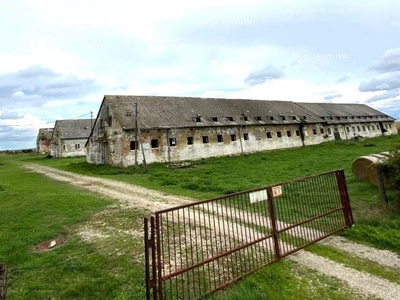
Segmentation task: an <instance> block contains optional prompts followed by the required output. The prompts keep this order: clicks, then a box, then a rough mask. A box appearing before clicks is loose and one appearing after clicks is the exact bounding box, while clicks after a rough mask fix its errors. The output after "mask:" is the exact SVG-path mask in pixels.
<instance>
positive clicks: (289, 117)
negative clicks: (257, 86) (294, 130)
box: [192, 115, 307, 123]
mask: <svg viewBox="0 0 400 300" xmlns="http://www.w3.org/2000/svg"><path fill="white" fill-rule="evenodd" d="M266 118H267V119H268V120H270V121H274V120H275V117H273V116H267V117H266ZM239 119H240V120H241V121H249V120H250V118H249V117H248V116H246V115H242V116H241V117H240V118H239ZM253 119H254V120H255V121H261V119H262V118H261V116H256V117H253ZM297 119H301V120H306V119H307V117H306V116H300V117H296V116H283V115H279V116H278V120H280V121H285V120H297ZM192 120H193V122H196V123H199V122H203V118H202V117H201V116H200V115H197V116H196V117H193V118H192ZM210 120H211V121H213V122H218V121H220V120H219V119H218V117H211V118H210ZM223 120H225V121H228V122H233V121H234V119H233V117H224V119H223Z"/></svg>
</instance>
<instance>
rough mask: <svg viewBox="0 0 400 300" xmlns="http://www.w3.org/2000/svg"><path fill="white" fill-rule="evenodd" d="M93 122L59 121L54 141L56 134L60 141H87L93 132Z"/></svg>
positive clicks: (82, 120)
mask: <svg viewBox="0 0 400 300" xmlns="http://www.w3.org/2000/svg"><path fill="white" fill-rule="evenodd" d="M91 122H92V120H90V119H74V120H57V121H56V124H55V125H54V131H53V136H52V139H53V137H54V136H55V135H56V134H58V135H59V136H60V139H87V138H88V137H89V135H90V132H91V128H90V126H91Z"/></svg>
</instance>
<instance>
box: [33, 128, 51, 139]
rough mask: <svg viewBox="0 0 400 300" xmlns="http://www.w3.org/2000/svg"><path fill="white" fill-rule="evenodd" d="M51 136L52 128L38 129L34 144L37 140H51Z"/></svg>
mask: <svg viewBox="0 0 400 300" xmlns="http://www.w3.org/2000/svg"><path fill="white" fill-rule="evenodd" d="M52 134H53V128H40V129H39V132H38V135H37V138H36V142H38V141H39V140H51V136H52Z"/></svg>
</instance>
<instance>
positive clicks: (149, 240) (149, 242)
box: [144, 216, 157, 300]
mask: <svg viewBox="0 0 400 300" xmlns="http://www.w3.org/2000/svg"><path fill="white" fill-rule="evenodd" d="M154 233H155V230H154V217H153V216H152V217H150V237H149V219H147V218H144V253H145V264H146V299H147V300H150V299H151V294H153V300H157V277H156V276H157V272H156V259H155V258H156V243H155V234H154ZM150 249H151V275H150V253H149V252H150ZM151 290H152V291H153V292H152V293H151Z"/></svg>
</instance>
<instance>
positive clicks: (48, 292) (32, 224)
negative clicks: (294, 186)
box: [0, 135, 400, 299]
mask: <svg viewBox="0 0 400 300" xmlns="http://www.w3.org/2000/svg"><path fill="white" fill-rule="evenodd" d="M396 145H400V135H397V136H388V137H381V138H375V139H367V140H365V141H360V142H351V143H350V142H340V143H334V142H329V143H324V144H321V145H318V146H310V147H305V148H297V149H288V150H280V151H272V152H265V153H256V154H251V155H246V156H234V157H222V158H211V159H203V160H199V161H194V162H192V167H191V168H187V169H171V168H168V167H167V165H166V164H151V165H149V171H148V172H145V171H144V170H143V169H140V170H135V169H134V168H128V169H118V168H113V167H110V166H96V165H88V164H86V163H85V159H84V158H68V159H45V158H44V156H39V155H38V156H36V155H5V154H0V210H1V215H2V217H1V218H0V244H1V246H0V263H1V262H3V263H6V264H7V266H8V268H9V274H8V280H7V281H8V285H9V287H8V290H7V292H8V293H7V299H49V298H50V299H143V298H144V265H143V245H142V238H141V237H135V238H132V236H131V235H129V234H121V235H120V236H117V237H116V236H112V235H110V237H108V238H103V239H98V240H94V241H92V242H87V241H85V240H84V239H83V238H82V236H81V235H79V232H80V231H81V229H82V228H84V227H85V226H86V227H87V226H90V227H91V228H96V226H97V227H99V228H103V227H107V228H108V230H109V231H110V232H114V231H117V232H119V231H122V232H123V231H127V230H136V231H140V229H141V228H142V220H143V216H144V215H145V214H146V212H143V211H139V210H122V209H120V208H118V205H117V204H116V201H114V200H111V199H105V198H103V197H100V196H98V195H95V194H92V193H90V192H88V191H86V190H80V189H78V188H76V187H72V186H70V185H66V184H63V183H59V182H56V181H54V180H51V179H49V178H46V177H44V176H42V175H39V174H35V173H32V172H28V171H26V170H25V169H23V168H22V165H23V164H24V163H38V164H42V165H46V166H51V167H55V168H59V169H63V170H67V171H72V172H76V173H80V174H84V175H89V176H96V177H103V178H110V179H114V180H119V181H124V182H128V183H133V184H137V185H141V186H144V187H147V188H151V189H156V190H161V191H164V192H167V193H171V194H176V195H185V196H190V197H193V198H195V199H207V198H211V197H215V196H220V195H224V194H228V193H232V192H236V191H241V190H246V189H251V188H256V187H260V186H264V185H267V184H271V183H276V182H280V181H284V180H289V179H294V178H298V177H303V176H307V175H311V174H316V173H320V172H325V171H330V170H333V169H341V168H343V169H344V170H345V173H346V178H347V185H348V189H349V194H350V201H351V204H352V208H353V214H354V217H355V221H356V226H355V227H353V228H351V229H349V230H347V231H345V232H343V233H341V235H343V236H346V237H347V238H349V239H352V240H355V241H358V242H361V243H365V244H368V245H372V246H374V247H377V248H381V249H388V250H392V251H395V252H397V253H400V201H399V200H398V198H397V195H396V194H395V193H389V201H390V204H389V206H385V205H383V204H382V203H381V201H380V199H379V193H378V189H377V188H376V187H375V186H373V185H370V184H368V183H365V182H359V181H357V180H356V179H355V178H354V177H353V176H352V174H351V162H352V161H353V160H354V159H355V158H357V157H358V156H360V155H366V154H371V153H379V152H382V151H388V150H390V149H392V148H393V147H394V146H396ZM104 210H106V211H107V212H108V213H101V212H104ZM57 236H62V237H64V238H65V239H66V242H65V243H64V244H63V245H62V246H61V247H59V248H56V249H54V250H52V251H47V252H40V253H38V252H35V251H33V247H34V246H35V245H36V244H38V243H40V242H42V241H46V240H50V239H53V238H56V237H57ZM313 247H314V246H312V247H310V249H309V251H312V252H315V253H318V254H321V253H322V254H324V253H325V254H324V255H326V256H327V257H330V258H331V259H334V260H337V261H339V262H340V261H343V260H345V258H343V255H339V254H337V253H335V252H334V251H331V250H330V249H327V248H326V247H323V246H319V247H314V248H313ZM355 264H357V265H363V262H358V263H357V262H356V263H355ZM375 269H376V268H375V267H374V266H371V267H369V268H368V270H367V271H368V272H371V273H375V272H378V271H377V270H375ZM386 273H387V274H386ZM386 273H385V274H386V275H385V276H386V277H388V278H389V279H390V280H392V281H395V282H397V281H398V280H399V278H398V277H396V276H395V275H393V276H392V275H391V272H390V271H387V272H386ZM338 285H339V283H338V282H336V281H334V280H332V279H330V278H325V277H324V276H321V275H319V274H315V273H313V272H309V271H306V270H304V269H303V268H300V267H296V266H294V263H293V262H288V261H281V262H279V263H276V264H274V265H272V266H270V267H268V268H266V269H265V270H261V271H259V272H257V274H256V275H254V276H249V277H248V278H245V279H244V280H242V281H241V282H240V283H239V284H237V285H235V287H234V288H231V289H228V290H226V291H223V292H222V293H219V294H217V295H216V296H215V299H216V298H222V299H319V298H321V297H325V298H327V299H348V298H349V292H348V291H346V290H341V292H339V291H338V289H337V286H338ZM266 291H268V292H267V293H266ZM211 298H212V299H214V298H213V297H211Z"/></svg>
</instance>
